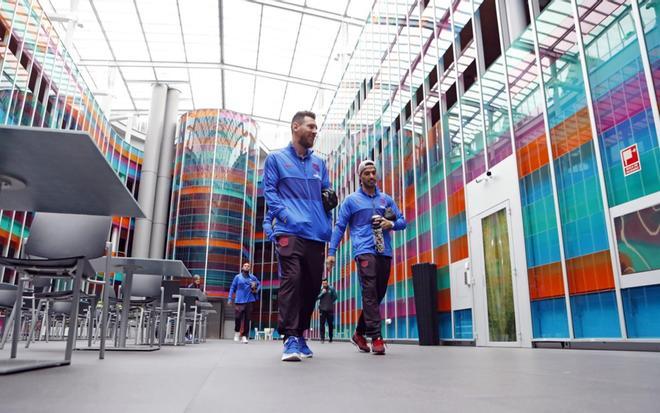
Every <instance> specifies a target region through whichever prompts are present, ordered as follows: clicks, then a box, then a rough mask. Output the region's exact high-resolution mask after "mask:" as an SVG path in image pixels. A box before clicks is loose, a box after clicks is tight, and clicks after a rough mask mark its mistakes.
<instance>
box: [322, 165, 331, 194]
mask: <svg viewBox="0 0 660 413" xmlns="http://www.w3.org/2000/svg"><path fill="white" fill-rule="evenodd" d="M328 188H330V178H329V177H328V168H327V167H326V165H325V161H323V173H322V174H321V189H328Z"/></svg>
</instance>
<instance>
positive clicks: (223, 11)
mask: <svg viewBox="0 0 660 413" xmlns="http://www.w3.org/2000/svg"><path fill="white" fill-rule="evenodd" d="M42 3H43V7H44V9H45V10H46V12H47V14H48V16H49V17H50V19H51V21H53V22H54V23H55V27H56V28H57V30H58V31H60V33H61V35H62V38H64V39H67V40H66V42H67V43H68V44H69V47H68V48H69V51H70V53H71V55H72V56H73V57H74V59H75V60H76V63H77V65H78V67H79V68H80V69H81V71H82V73H83V76H84V77H85V80H86V81H87V82H88V84H89V85H90V87H91V88H92V90H93V92H94V94H95V95H96V96H97V97H98V98H99V101H101V103H102V106H103V107H104V110H105V111H106V114H107V115H108V117H109V118H110V119H111V120H115V121H120V120H122V119H125V118H127V117H131V116H138V117H146V115H147V114H148V111H149V105H150V98H151V84H152V83H154V82H163V83H167V84H169V85H170V86H171V87H175V88H177V89H179V90H180V91H181V96H180V102H179V111H180V112H185V111H188V110H193V109H201V108H217V107H221V108H225V109H230V110H234V111H237V112H241V113H245V114H249V115H251V116H252V117H253V118H254V119H255V120H256V121H257V122H258V123H259V125H260V133H259V135H260V137H261V140H262V141H263V143H264V144H265V145H266V146H267V147H269V148H271V149H274V148H277V147H282V146H284V145H286V143H287V142H288V140H289V139H290V132H289V122H290V119H291V117H292V116H293V114H294V113H295V112H296V111H297V110H304V109H311V110H313V111H315V112H316V113H317V115H318V116H319V117H318V118H317V120H318V122H319V124H322V123H323V122H324V116H325V114H326V112H327V111H328V107H329V105H330V102H331V100H332V98H333V96H334V94H335V90H336V89H337V87H338V85H339V83H340V79H341V77H342V74H343V72H344V69H345V68H346V65H347V64H348V62H349V60H350V58H351V56H352V54H353V49H354V48H355V45H356V42H357V40H358V37H359V36H360V33H361V32H362V28H363V26H364V23H365V21H366V18H367V16H368V15H369V12H370V11H371V9H372V6H373V4H374V0H332V1H327V0H286V1H284V0H42ZM70 28H73V30H69V31H68V34H67V29H70Z"/></svg>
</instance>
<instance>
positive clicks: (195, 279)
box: [186, 274, 204, 342]
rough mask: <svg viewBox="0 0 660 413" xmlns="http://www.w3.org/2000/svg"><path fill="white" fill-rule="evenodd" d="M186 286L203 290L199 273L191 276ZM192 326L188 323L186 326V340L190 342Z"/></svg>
mask: <svg viewBox="0 0 660 413" xmlns="http://www.w3.org/2000/svg"><path fill="white" fill-rule="evenodd" d="M186 288H197V289H198V290H200V291H204V284H202V277H201V276H200V275H199V274H195V275H194V276H193V279H192V282H191V283H190V284H188V285H187V286H186ZM192 332H193V328H192V325H189V326H188V328H186V340H187V341H190V342H192V340H193V335H192Z"/></svg>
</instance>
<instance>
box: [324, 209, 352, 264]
mask: <svg viewBox="0 0 660 413" xmlns="http://www.w3.org/2000/svg"><path fill="white" fill-rule="evenodd" d="M350 202H351V200H350V198H348V199H345V200H344V202H342V204H341V207H340V208H339V214H337V223H336V224H335V229H334V230H333V231H332V238H331V239H330V247H328V255H329V256H331V257H333V256H334V255H335V253H336V252H337V247H338V246H339V243H340V242H341V237H343V236H344V231H346V226H347V225H348V221H349V220H350V219H351V206H350Z"/></svg>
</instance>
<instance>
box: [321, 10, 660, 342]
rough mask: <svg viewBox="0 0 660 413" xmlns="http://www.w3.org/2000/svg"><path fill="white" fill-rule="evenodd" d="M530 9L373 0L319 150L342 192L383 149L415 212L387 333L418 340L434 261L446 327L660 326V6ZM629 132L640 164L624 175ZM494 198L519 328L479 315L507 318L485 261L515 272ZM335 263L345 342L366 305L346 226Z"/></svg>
mask: <svg viewBox="0 0 660 413" xmlns="http://www.w3.org/2000/svg"><path fill="white" fill-rule="evenodd" d="M519 6H521V7H519V8H518V9H516V10H515V12H514V10H512V9H510V10H507V11H504V10H502V9H498V8H499V7H500V5H496V2H495V1H494V0H485V1H482V0H457V1H454V2H445V1H440V0H435V1H433V0H432V1H416V0H398V1H384V0H383V1H377V2H376V3H375V6H374V8H373V10H372V13H371V16H370V18H369V19H368V24H367V26H366V27H365V29H364V31H363V33H362V35H361V38H360V40H359V42H358V46H357V49H356V50H355V52H354V54H353V57H352V60H351V62H350V63H349V65H348V69H347V71H346V73H345V74H344V77H343V79H342V84H341V86H340V89H339V90H338V92H337V94H336V96H335V98H334V100H333V103H332V105H331V108H330V111H329V113H328V116H327V120H326V122H325V124H324V125H323V127H322V129H321V133H320V136H321V138H320V145H319V149H320V151H321V152H323V153H324V154H325V155H326V156H327V159H328V165H329V169H330V174H331V181H332V182H333V185H334V186H335V187H336V188H337V189H338V193H339V194H340V200H341V198H343V197H345V196H346V195H348V194H349V193H351V192H353V191H354V190H355V189H356V188H357V185H358V182H357V176H356V173H355V170H356V167H357V164H358V163H359V162H360V160H362V159H365V158H372V159H375V160H376V161H377V163H379V165H380V168H379V169H380V188H381V189H383V190H384V191H385V192H386V193H388V194H390V195H392V196H393V197H394V199H395V200H396V202H397V203H398V205H399V206H400V207H401V209H402V210H403V211H404V214H405V216H406V218H407V219H408V228H407V229H406V230H405V231H403V232H401V233H398V234H395V237H394V245H395V252H394V263H395V264H396V265H394V268H393V270H392V275H391V278H390V286H389V289H388V293H387V296H386V298H385V302H384V303H383V304H382V307H381V313H382V314H383V316H384V318H386V319H388V320H387V322H386V323H385V327H384V332H385V333H386V335H387V337H388V338H401V339H404V338H415V337H417V327H416V317H415V306H414V301H413V300H412V297H413V291H412V282H411V276H412V265H413V264H415V263H420V262H433V263H435V264H436V265H437V267H438V275H437V286H438V295H437V297H438V300H437V304H438V305H437V311H438V331H439V334H440V336H441V337H442V338H443V339H446V340H463V339H476V340H477V343H481V344H492V343H496V342H501V341H504V342H513V343H518V344H519V345H530V344H531V341H533V340H556V339H593V338H599V339H600V338H616V339H636V338H656V339H657V338H660V324H658V322H657V320H658V319H660V298H659V297H660V296H659V294H660V293H659V292H660V272H659V271H658V266H657V262H656V261H657V260H655V259H654V258H653V257H654V256H653V253H655V254H656V255H657V253H658V251H660V236H659V234H658V228H659V225H660V221H659V219H660V218H659V217H660V214H659V213H658V205H659V204H660V170H659V168H660V153H659V152H658V151H659V150H660V149H659V138H658V130H659V125H658V122H659V119H660V118H659V115H658V106H657V96H658V95H659V93H658V91H659V90H660V88H659V86H658V82H659V81H660V54H659V53H658V50H660V47H659V43H660V31H659V29H658V20H659V19H660V8H659V7H658V2H657V1H651V0H648V1H637V0H627V1H626V0H603V1H600V0H569V1H567V0H554V1H550V2H546V1H541V2H539V1H535V0H532V1H530V2H524V1H522V2H520V4H519ZM529 10H532V13H531V15H530V13H529ZM507 14H508V16H507ZM511 14H515V15H516V16H511ZM516 18H518V23H517V24H518V26H517V27H519V28H518V29H516V24H514V22H515V21H516ZM632 146H635V150H636V151H637V154H638V156H639V164H640V165H641V167H640V168H639V170H638V171H636V172H632V173H630V174H628V175H627V174H626V173H625V171H624V167H623V164H622V163H623V162H624V161H623V157H624V155H623V153H624V152H623V151H624V150H627V149H629V148H631V147H632ZM486 171H490V172H491V175H486V174H485V172H486ZM498 208H499V210H500V211H505V210H506V211H508V214H507V215H506V216H505V215H498V217H499V218H498V219H500V218H501V219H504V220H505V222H506V223H507V224H506V225H508V228H507V227H506V225H505V224H504V223H503V222H500V221H498V223H499V224H498V225H499V226H498V228H500V227H501V228H500V229H499V230H498V231H499V232H498V233H500V234H504V235H502V236H506V237H509V239H508V240H506V241H509V244H507V245H510V246H511V251H510V252H509V249H508V247H507V249H502V250H501V251H500V254H505V255H506V254H510V256H511V259H512V260H513V262H512V263H511V265H512V267H513V268H512V269H511V270H509V271H510V272H511V274H509V276H508V277H507V276H505V277H499V278H498V279H503V280H512V281H506V282H509V283H510V285H508V286H507V288H506V289H504V290H503V291H507V294H506V295H505V296H506V297H507V300H509V299H510V298H511V296H510V295H509V293H508V291H509V288H512V289H513V291H512V299H511V301H508V302H509V304H510V303H511V302H513V303H514V307H515V311H513V313H512V309H511V306H510V305H509V304H507V305H506V306H503V307H502V308H504V309H503V310H502V311H504V313H502V314H499V315H498V316H500V317H508V318H506V319H507V323H510V321H511V317H513V316H515V323H516V324H515V326H514V325H510V324H507V330H506V331H508V332H509V333H510V334H500V335H501V336H507V337H508V338H507V339H497V338H494V337H493V336H492V335H491V336H489V335H488V328H487V327H488V326H486V328H485V329H483V324H488V323H489V322H490V324H491V327H492V325H493V324H492V323H493V322H494V320H496V319H497V317H495V318H491V315H490V314H487V313H488V312H490V311H491V309H492V308H495V307H496V306H495V307H493V305H492V304H493V303H492V302H491V301H489V300H492V299H493V298H492V297H491V298H489V297H490V295H489V296H488V297H487V296H486V292H485V290H486V287H485V286H484V284H485V283H487V280H486V279H485V276H484V274H485V273H486V272H487V271H486V270H487V269H488V268H506V266H502V265H503V264H502V262H499V264H498V263H497V262H496V261H497V260H498V259H499V258H493V257H497V254H495V255H493V251H491V250H489V247H488V245H486V243H485V240H486V239H487V238H489V237H490V239H494V238H493V237H492V233H493V230H492V224H487V220H486V221H484V219H486V217H487V216H494V215H493V213H495V212H497V210H498ZM489 228H491V229H489ZM498 242H499V241H498ZM502 251H504V252H502ZM652 252H653V253H652ZM489 257H490V258H489ZM502 257H504V256H502ZM337 259H338V265H337V267H336V269H335V270H334V271H333V273H332V275H331V283H332V284H333V285H334V286H335V287H336V288H337V290H338V293H339V297H340V298H339V302H338V304H337V320H336V321H337V322H338V325H339V328H338V331H339V334H340V336H342V337H345V338H348V337H350V336H351V334H352V332H353V329H354V328H355V324H356V321H357V314H358V309H359V308H360V307H361V303H360V288H359V283H358V280H357V276H356V271H355V264H354V262H353V260H352V259H351V258H350V240H349V239H348V238H347V237H346V238H345V239H344V242H343V244H342V246H341V247H340V249H339V250H338V253H337ZM507 259H508V258H507ZM493 260H494V261H493ZM500 261H501V259H500ZM498 265H499V266H498ZM493 266H494V267H493ZM498 282H500V281H498ZM500 287H501V286H499V287H498V288H500ZM489 288H490V287H489ZM489 294H490V292H489ZM486 304H487V305H486ZM480 323H481V325H480ZM481 332H485V333H481ZM513 332H515V334H514V333H513ZM484 334H485V336H484Z"/></svg>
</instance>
